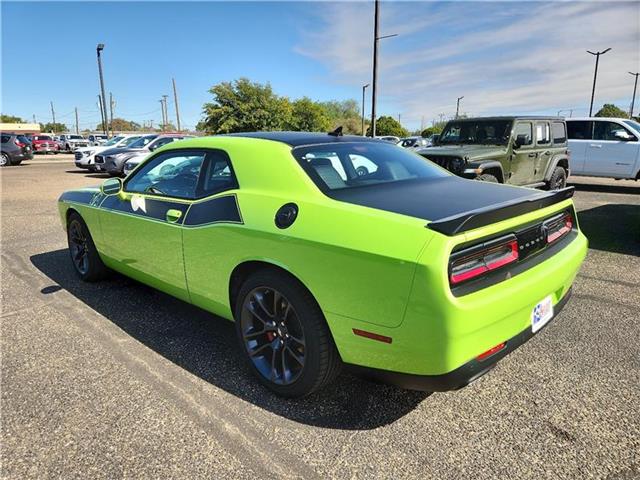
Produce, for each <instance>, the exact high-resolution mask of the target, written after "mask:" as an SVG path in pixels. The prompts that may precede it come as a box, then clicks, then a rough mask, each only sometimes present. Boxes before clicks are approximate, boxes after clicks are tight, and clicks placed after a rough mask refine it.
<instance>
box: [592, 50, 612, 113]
mask: <svg viewBox="0 0 640 480" xmlns="http://www.w3.org/2000/svg"><path fill="white" fill-rule="evenodd" d="M609 50H611V48H607V49H606V50H603V51H602V52H591V51H589V50H587V53H590V54H591V55H595V57H596V69H595V71H594V72H593V89H592V90H591V105H590V106H589V116H591V115H592V114H593V97H594V96H595V94H596V78H597V77H598V62H599V61H600V55H604V54H605V53H607V52H608V51H609Z"/></svg>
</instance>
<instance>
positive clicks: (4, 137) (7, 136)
mask: <svg viewBox="0 0 640 480" xmlns="http://www.w3.org/2000/svg"><path fill="white" fill-rule="evenodd" d="M10 138H11V137H10V136H9V135H2V143H7V142H8V141H9V139H10Z"/></svg>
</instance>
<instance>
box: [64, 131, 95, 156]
mask: <svg viewBox="0 0 640 480" xmlns="http://www.w3.org/2000/svg"><path fill="white" fill-rule="evenodd" d="M60 141H61V142H62V145H63V147H62V149H63V150H65V151H67V152H74V151H75V150H76V148H81V147H88V146H89V141H88V140H87V139H86V138H84V137H83V136H82V135H73V134H70V133H64V134H62V135H60Z"/></svg>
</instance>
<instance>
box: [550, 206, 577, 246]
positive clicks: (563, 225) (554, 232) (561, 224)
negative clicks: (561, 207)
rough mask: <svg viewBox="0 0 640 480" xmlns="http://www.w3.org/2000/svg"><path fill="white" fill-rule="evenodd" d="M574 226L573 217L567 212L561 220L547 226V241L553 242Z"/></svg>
mask: <svg viewBox="0 0 640 480" xmlns="http://www.w3.org/2000/svg"><path fill="white" fill-rule="evenodd" d="M572 228H573V218H572V217H571V215H570V214H568V213H566V214H565V215H564V216H563V217H562V219H560V221H558V222H556V223H553V224H551V225H549V226H547V243H553V242H555V241H557V240H559V239H561V238H562V237H564V236H565V235H566V234H567V233H569V232H570V231H571V229H572Z"/></svg>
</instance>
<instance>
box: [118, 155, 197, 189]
mask: <svg viewBox="0 0 640 480" xmlns="http://www.w3.org/2000/svg"><path fill="white" fill-rule="evenodd" d="M204 159H205V153H204V152H197V151H189V152H184V151H171V152H166V153H163V154H160V155H158V156H157V157H155V158H153V159H152V160H150V161H149V162H146V163H145V164H144V165H143V166H142V167H141V168H140V169H139V170H138V171H137V172H135V174H134V175H133V176H132V177H131V178H130V179H129V180H127V181H126V183H125V191H127V192H133V193H149V194H153V195H164V196H167V197H176V198H185V199H195V198H197V196H198V195H197V191H198V182H199V179H200V170H201V169H202V165H203V163H204Z"/></svg>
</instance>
